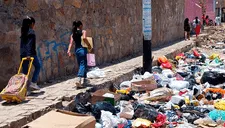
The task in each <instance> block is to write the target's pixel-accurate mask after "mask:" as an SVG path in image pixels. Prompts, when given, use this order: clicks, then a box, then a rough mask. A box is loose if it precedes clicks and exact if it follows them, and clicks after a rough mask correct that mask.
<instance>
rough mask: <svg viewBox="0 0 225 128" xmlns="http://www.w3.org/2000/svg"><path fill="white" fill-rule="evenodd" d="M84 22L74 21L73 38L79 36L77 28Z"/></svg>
mask: <svg viewBox="0 0 225 128" xmlns="http://www.w3.org/2000/svg"><path fill="white" fill-rule="evenodd" d="M81 25H83V24H82V22H81V21H74V22H73V30H72V31H73V38H74V39H75V38H76V37H77V36H78V31H77V28H78V27H80V26H81Z"/></svg>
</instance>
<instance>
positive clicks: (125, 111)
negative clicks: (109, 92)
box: [120, 101, 134, 119]
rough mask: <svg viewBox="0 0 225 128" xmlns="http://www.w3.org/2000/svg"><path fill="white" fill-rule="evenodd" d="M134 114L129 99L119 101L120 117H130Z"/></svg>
mask: <svg viewBox="0 0 225 128" xmlns="http://www.w3.org/2000/svg"><path fill="white" fill-rule="evenodd" d="M133 115H134V108H133V106H132V104H131V102H129V101H120V117H121V118H126V119H132V117H133Z"/></svg>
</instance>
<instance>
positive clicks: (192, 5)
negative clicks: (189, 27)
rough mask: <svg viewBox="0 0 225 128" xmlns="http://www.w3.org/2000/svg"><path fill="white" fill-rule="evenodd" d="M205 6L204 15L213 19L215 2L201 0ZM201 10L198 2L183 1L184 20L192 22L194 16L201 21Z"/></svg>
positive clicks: (213, 0)
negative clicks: (187, 19)
mask: <svg viewBox="0 0 225 128" xmlns="http://www.w3.org/2000/svg"><path fill="white" fill-rule="evenodd" d="M203 1H204V6H205V8H206V9H205V15H208V16H209V18H210V19H213V20H214V19H215V7H216V6H215V4H216V0H203ZM202 15H203V9H202V5H201V4H200V0H185V12H184V16H185V18H189V19H190V21H192V20H193V19H194V18H195V17H196V16H197V17H199V19H200V20H201V21H202Z"/></svg>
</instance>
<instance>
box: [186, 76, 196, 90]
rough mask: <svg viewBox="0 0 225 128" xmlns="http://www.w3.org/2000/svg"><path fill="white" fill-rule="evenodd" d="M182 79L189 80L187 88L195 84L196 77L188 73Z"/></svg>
mask: <svg viewBox="0 0 225 128" xmlns="http://www.w3.org/2000/svg"><path fill="white" fill-rule="evenodd" d="M184 80H185V81H187V82H189V87H188V89H192V88H193V86H195V85H196V84H197V82H196V79H195V76H194V75H191V74H190V75H188V76H186V77H185V79H184Z"/></svg>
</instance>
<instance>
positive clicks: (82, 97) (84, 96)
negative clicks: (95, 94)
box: [73, 92, 91, 114]
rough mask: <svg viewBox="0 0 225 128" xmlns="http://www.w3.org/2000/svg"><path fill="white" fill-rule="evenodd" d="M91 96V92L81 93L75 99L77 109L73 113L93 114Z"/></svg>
mask: <svg viewBox="0 0 225 128" xmlns="http://www.w3.org/2000/svg"><path fill="white" fill-rule="evenodd" d="M90 99H91V94H90V93H89V92H85V93H83V92H82V93H79V94H77V96H76V98H75V101H74V102H75V107H74V109H73V112H77V113H81V114H87V113H89V112H91V104H90Z"/></svg>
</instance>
